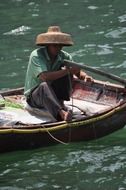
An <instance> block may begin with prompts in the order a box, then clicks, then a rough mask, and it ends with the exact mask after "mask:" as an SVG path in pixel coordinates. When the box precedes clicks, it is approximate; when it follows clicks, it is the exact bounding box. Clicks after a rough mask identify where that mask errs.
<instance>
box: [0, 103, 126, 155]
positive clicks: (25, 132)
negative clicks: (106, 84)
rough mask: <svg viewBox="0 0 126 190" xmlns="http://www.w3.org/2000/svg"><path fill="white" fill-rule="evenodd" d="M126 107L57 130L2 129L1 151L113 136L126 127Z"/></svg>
mask: <svg viewBox="0 0 126 190" xmlns="http://www.w3.org/2000/svg"><path fill="white" fill-rule="evenodd" d="M125 116H126V105H125V106H124V105H123V106H122V107H121V108H117V109H116V110H112V111H110V112H109V113H108V112H107V113H106V114H103V115H99V116H96V117H94V118H89V119H86V120H85V121H83V120H81V121H75V122H71V123H62V124H60V125H58V126H55V127H47V128H45V127H44V128H43V127H42V126H41V125H40V126H38V127H36V128H31V129H28V128H24V129H20V128H19V129H2V130H1V132H2V133H0V152H7V151H15V150H25V149H33V148H38V147H45V146H50V145H54V144H57V143H61V144H68V143H70V142H79V141H89V140H96V139H98V138H101V137H104V136H106V135H109V134H111V133H113V132H115V131H117V130H119V129H121V128H123V127H124V126H125V124H126V117H125Z"/></svg>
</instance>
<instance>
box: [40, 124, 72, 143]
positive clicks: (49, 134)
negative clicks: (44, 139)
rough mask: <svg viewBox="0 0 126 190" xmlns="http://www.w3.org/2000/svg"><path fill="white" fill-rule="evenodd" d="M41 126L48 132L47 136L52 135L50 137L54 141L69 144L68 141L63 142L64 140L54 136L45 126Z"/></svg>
mask: <svg viewBox="0 0 126 190" xmlns="http://www.w3.org/2000/svg"><path fill="white" fill-rule="evenodd" d="M42 127H43V128H44V129H45V130H46V132H47V133H48V134H49V136H50V137H52V139H54V140H55V141H57V142H59V143H61V144H64V145H68V144H69V143H65V142H63V141H61V140H59V139H57V138H56V137H54V136H53V135H52V134H51V133H50V132H49V130H48V129H47V128H46V127H44V126H42Z"/></svg>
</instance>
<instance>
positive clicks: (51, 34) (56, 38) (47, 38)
mask: <svg viewBox="0 0 126 190" xmlns="http://www.w3.org/2000/svg"><path fill="white" fill-rule="evenodd" d="M36 44H37V45H43V46H45V45H48V44H59V45H63V46H71V45H73V41H72V39H71V36H70V35H69V34H66V33H63V32H61V30H60V27H59V26H50V27H49V28H48V31H47V32H46V33H42V34H39V35H38V36H37V38H36Z"/></svg>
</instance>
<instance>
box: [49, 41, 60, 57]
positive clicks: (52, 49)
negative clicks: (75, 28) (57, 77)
mask: <svg viewBox="0 0 126 190" xmlns="http://www.w3.org/2000/svg"><path fill="white" fill-rule="evenodd" d="M61 49H62V45H60V44H50V45H48V53H49V54H50V55H51V56H54V57H55V56H57V55H58V53H59V52H60V50H61Z"/></svg>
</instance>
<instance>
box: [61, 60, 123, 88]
mask: <svg viewBox="0 0 126 190" xmlns="http://www.w3.org/2000/svg"><path fill="white" fill-rule="evenodd" d="M64 65H66V66H71V67H72V66H76V67H79V68H80V69H84V70H87V71H90V72H94V73H96V74H99V75H102V76H105V77H108V78H110V79H112V80H115V81H117V82H119V83H121V84H123V85H125V86H126V80H125V79H122V78H120V77H118V76H116V75H113V74H110V73H106V72H105V71H101V70H99V69H96V68H93V67H90V66H87V65H82V64H80V63H76V62H73V61H69V60H66V59H65V60H64Z"/></svg>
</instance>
